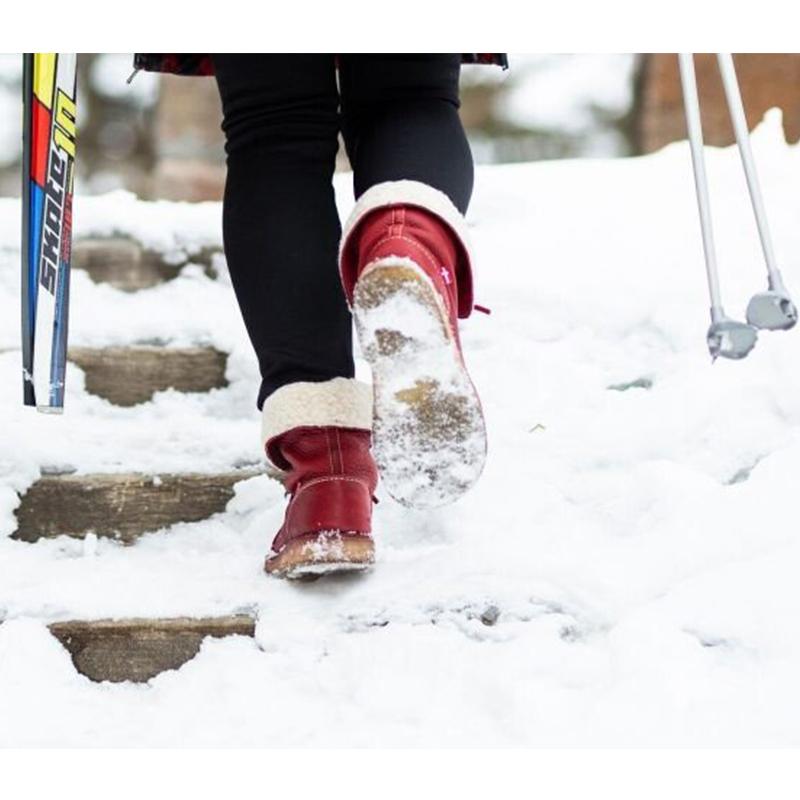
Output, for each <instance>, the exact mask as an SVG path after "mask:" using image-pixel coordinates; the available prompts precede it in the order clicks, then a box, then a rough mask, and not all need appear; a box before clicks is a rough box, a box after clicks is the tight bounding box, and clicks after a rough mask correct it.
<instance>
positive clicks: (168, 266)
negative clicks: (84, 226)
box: [72, 237, 222, 292]
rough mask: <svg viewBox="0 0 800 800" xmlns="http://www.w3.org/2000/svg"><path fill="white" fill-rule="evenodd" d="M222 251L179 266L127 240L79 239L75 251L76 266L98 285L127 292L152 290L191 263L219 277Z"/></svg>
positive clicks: (194, 257) (199, 253)
mask: <svg viewBox="0 0 800 800" xmlns="http://www.w3.org/2000/svg"><path fill="white" fill-rule="evenodd" d="M221 252H222V250H221V248H217V247H208V248H203V249H201V250H198V251H197V252H195V253H190V254H189V255H188V257H187V258H185V259H182V260H181V261H179V262H177V263H169V262H168V261H167V260H166V259H165V258H164V255H163V253H158V252H156V251H154V250H147V249H145V248H144V247H142V245H141V244H140V243H139V242H137V241H135V240H134V239H130V238H125V237H110V238H85V239H78V240H77V241H76V242H75V245H74V246H73V248H72V266H73V267H74V268H75V269H81V270H85V271H86V272H88V273H89V277H90V278H91V279H92V280H93V281H94V282H95V283H107V284H109V285H111V286H113V287H114V288H115V289H121V290H122V291H124V292H136V291H139V290H140V289H149V288H151V287H152V286H156V285H157V284H159V283H163V282H164V281H168V280H171V279H172V278H174V277H176V276H177V275H178V273H179V272H180V271H181V269H183V267H185V266H186V264H188V263H189V262H191V263H193V264H199V265H200V266H202V267H204V268H205V270H206V273H207V274H208V275H210V276H211V277H216V272H215V270H214V262H215V259H216V257H217V256H218V255H219V254H220V253H221Z"/></svg>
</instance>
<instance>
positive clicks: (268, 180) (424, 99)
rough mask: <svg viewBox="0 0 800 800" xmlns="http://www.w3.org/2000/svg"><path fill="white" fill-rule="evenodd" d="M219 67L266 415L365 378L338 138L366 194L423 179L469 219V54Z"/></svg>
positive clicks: (230, 220)
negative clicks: (343, 252)
mask: <svg viewBox="0 0 800 800" xmlns="http://www.w3.org/2000/svg"><path fill="white" fill-rule="evenodd" d="M213 58H214V68H215V72H216V77H217V84H218V86H219V91H220V95H221V97H222V110H223V114H224V122H223V130H224V131H225V136H226V140H227V143H226V151H227V154H228V178H227V183H226V186H225V202H224V210H223V235H224V241H225V254H226V257H227V261H228V267H229V269H230V273H231V278H232V281H233V286H234V289H235V291H236V297H237V299H238V301H239V306H240V308H241V310H242V316H243V317H244V321H245V325H246V327H247V331H248V334H249V335H250V339H251V341H252V343H253V347H254V348H255V351H256V354H257V356H258V363H259V367H260V369H261V378H262V383H261V390H260V392H259V395H258V406H259V408H260V407H261V406H262V404H263V402H264V400H265V398H266V397H267V396H268V395H269V394H270V393H271V392H273V391H275V390H276V389H278V388H279V387H281V386H283V385H284V384H287V383H292V382H294V381H324V380H328V379H330V378H335V377H352V376H353V374H354V367H353V354H352V340H351V329H352V325H351V320H350V314H349V312H348V310H347V306H346V303H345V300H344V294H343V292H342V289H341V286H340V283H339V276H338V270H337V263H336V259H337V251H338V246H339V237H340V235H341V226H340V224H339V217H338V214H337V211H336V205H335V201H334V193H333V188H332V185H331V179H332V176H333V171H334V165H335V160H336V151H337V149H338V143H337V136H338V133H339V130H340V129H341V132H342V135H343V137H344V141H345V146H346V149H347V154H348V156H349V158H350V162H351V164H352V166H353V182H354V191H355V195H356V197H359V196H360V195H361V194H363V193H364V192H365V191H366V190H367V189H369V188H370V187H371V186H373V185H375V184H377V183H381V182H382V181H391V180H399V179H410V180H418V181H422V182H424V183H427V184H429V185H431V186H433V187H435V188H437V189H440V190H441V191H443V192H445V193H446V194H447V195H448V196H449V197H450V199H451V200H452V201H453V203H454V204H455V205H456V206H457V207H458V208H459V209H460V210H461V211H462V212H465V211H466V209H467V205H468V203H469V199H470V195H471V193H472V181H473V166H472V155H471V153H470V150H469V145H468V144H467V140H466V137H465V135H464V130H463V128H462V126H461V121H460V120H459V117H458V107H459V99H458V78H459V71H460V57H459V56H458V55H345V56H339V57H334V56H333V55H294V54H291V55H285V54H284V55H267V54H248V55H239V54H216V55H214V57H213ZM337 64H338V67H339V86H340V91H341V101H340V92H339V91H337V85H336V67H337ZM340 103H341V109H340Z"/></svg>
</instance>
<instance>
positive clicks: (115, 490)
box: [13, 469, 261, 544]
mask: <svg viewBox="0 0 800 800" xmlns="http://www.w3.org/2000/svg"><path fill="white" fill-rule="evenodd" d="M260 473H261V470H256V469H239V470H232V471H231V472H227V473H219V474H207V473H196V474H190V473H185V474H181V475H169V474H167V475H142V474H137V473H120V474H115V473H107V474H100V475H69V474H65V475H63V474H62V475H43V476H42V477H41V478H39V480H38V481H36V482H35V483H34V484H33V486H31V487H30V489H28V491H27V492H26V493H25V494H24V495H23V496H22V498H21V503H20V506H19V508H17V511H16V517H17V530H16V531H15V533H14V534H13V538H15V539H18V540H20V541H24V542H36V541H38V540H39V539H46V538H52V537H55V536H65V535H66V536H71V537H75V538H79V539H83V538H85V537H86V536H88V535H89V534H94V535H96V536H103V537H109V538H113V539H117V540H118V541H121V542H123V543H125V544H132V543H133V542H135V541H136V539H138V538H139V537H140V536H141V535H142V534H145V533H148V532H151V531H158V530H160V529H162V528H166V527H169V526H170V525H175V524H177V523H179V522H200V521H201V520H204V519H208V518H209V517H210V516H212V515H213V514H219V513H221V512H222V511H224V510H225V506H226V505H227V504H228V501H229V500H230V499H231V498H232V497H233V487H234V485H235V484H236V483H238V482H239V481H242V480H246V479H247V478H252V477H254V476H255V475H258V474H260Z"/></svg>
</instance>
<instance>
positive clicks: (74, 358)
mask: <svg viewBox="0 0 800 800" xmlns="http://www.w3.org/2000/svg"><path fill="white" fill-rule="evenodd" d="M67 357H68V359H69V360H70V361H71V362H72V363H73V364H75V365H76V366H78V367H80V368H81V369H82V370H83V371H84V372H85V373H86V390H87V391H88V392H90V393H91V394H95V395H97V396H98V397H103V398H105V399H106V400H108V401H109V402H111V403H114V405H118V406H134V405H136V404H137V403H144V402H147V401H148V400H150V399H152V397H153V395H154V394H155V393H156V392H161V391H164V390H165V389H175V390H177V391H179V392H207V391H209V390H211V389H219V388H222V387H224V386H227V385H228V381H227V379H226V378H225V369H226V367H227V365H228V354H227V353H223V352H221V351H219V350H216V349H214V348H213V347H183V348H173V347H157V346H153V345H132V346H126V347H102V348H94V347H71V348H70V349H69V353H68V356H67Z"/></svg>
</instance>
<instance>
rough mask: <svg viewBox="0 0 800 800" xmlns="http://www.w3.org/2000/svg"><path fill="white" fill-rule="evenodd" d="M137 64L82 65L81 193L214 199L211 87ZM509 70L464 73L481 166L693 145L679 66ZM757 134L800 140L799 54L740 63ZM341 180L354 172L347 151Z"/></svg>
mask: <svg viewBox="0 0 800 800" xmlns="http://www.w3.org/2000/svg"><path fill="white" fill-rule="evenodd" d="M132 61H133V56H132V54H130V53H123V54H120V53H114V54H110V53H94V54H91V53H90V54H82V55H81V57H80V59H79V73H80V74H79V89H78V96H79V102H78V131H79V132H78V135H79V145H78V146H79V158H78V165H79V177H80V183H79V191H81V192H83V193H101V192H105V191H109V190H112V189H118V188H124V189H128V190H130V191H133V192H135V193H136V194H137V195H139V196H140V197H142V198H148V199H150V198H166V199H173V200H194V201H197V200H217V199H220V198H221V196H222V187H223V182H224V152H223V137H222V132H221V130H220V121H221V112H220V104H219V98H218V96H217V92H216V84H215V82H214V80H213V78H188V77H176V76H162V75H154V74H149V73H144V72H140V73H138V74H137V75H136V76H135V77H134V79H133V80H132V81H131V82H130V83H128V82H127V81H128V78H129V77H130V75H131V73H132V71H133V67H132ZM509 61H510V64H511V69H510V70H508V71H505V72H503V71H501V70H500V69H499V68H497V67H490V66H466V67H464V70H463V79H462V101H463V102H462V118H463V120H464V123H465V125H466V127H467V131H468V135H469V138H470V141H471V144H472V148H473V152H474V154H475V159H476V161H477V162H478V163H479V164H499V163H508V162H514V161H536V160H541V159H556V158H591V157H622V156H630V155H638V154H643V153H648V152H652V151H654V150H657V149H659V148H661V147H663V146H664V145H666V144H668V143H669V142H672V141H675V140H677V139H682V138H684V137H685V124H684V119H683V109H682V104H681V103H682V101H681V92H680V85H679V82H678V71H677V61H676V58H675V55H674V54H644V53H638V54H609V55H602V54H601V55H598V54H591V55H579V54H552V55H551V54H547V55H530V54H513V53H512V54H510V56H509ZM736 65H737V69H738V72H739V77H740V80H741V83H742V93H743V96H744V100H745V105H746V107H747V112H748V122H749V123H750V125H751V127H752V126H754V125H755V124H757V123H758V121H759V120H760V119H761V118H762V117H763V115H764V112H765V111H766V110H767V109H769V108H771V107H773V106H779V107H781V108H782V109H783V112H784V130H785V134H786V138H787V140H788V141H790V142H796V141H797V140H798V138H800V55H795V54H744V55H737V56H736ZM697 71H698V81H699V86H700V94H701V100H702V102H703V115H704V126H705V133H706V140H707V142H708V143H709V144H715V145H725V144H729V143H731V142H732V141H733V132H732V130H731V129H730V123H729V121H728V119H727V109H726V107H725V104H724V99H723V95H722V87H721V83H720V80H719V76H718V73H717V71H716V64H715V62H714V59H713V57H712V56H710V55H701V56H699V57H698V60H697ZM21 73H22V59H21V56H20V55H19V54H8V55H0V194H1V195H17V194H19V185H20V178H19V161H20V153H21V142H20V130H21V127H20V126H21V101H20V82H21V77H22V75H21ZM338 167H339V169H347V168H348V165H347V159H346V156H345V154H344V149H343V148H340V153H339V164H338Z"/></svg>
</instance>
